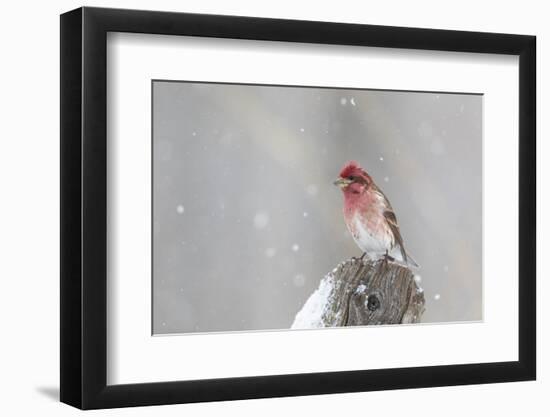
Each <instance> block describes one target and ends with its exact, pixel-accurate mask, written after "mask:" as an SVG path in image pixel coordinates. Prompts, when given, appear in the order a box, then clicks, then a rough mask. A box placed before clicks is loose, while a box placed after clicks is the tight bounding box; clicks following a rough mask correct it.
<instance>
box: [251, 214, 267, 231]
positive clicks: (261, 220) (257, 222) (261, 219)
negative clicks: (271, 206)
mask: <svg viewBox="0 0 550 417" xmlns="http://www.w3.org/2000/svg"><path fill="white" fill-rule="evenodd" d="M268 224H269V214H267V212H265V211H259V212H257V213H256V214H255V215H254V227H255V228H256V229H258V230H260V229H264V228H265V227H266V226H267V225H268Z"/></svg>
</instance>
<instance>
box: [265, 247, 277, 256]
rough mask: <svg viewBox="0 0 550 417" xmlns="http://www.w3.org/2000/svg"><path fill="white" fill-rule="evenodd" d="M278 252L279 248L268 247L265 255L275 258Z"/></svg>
mask: <svg viewBox="0 0 550 417" xmlns="http://www.w3.org/2000/svg"><path fill="white" fill-rule="evenodd" d="M276 254H277V249H275V248H267V249H266V250H265V256H267V257H268V258H273V257H274V256H275V255H276Z"/></svg>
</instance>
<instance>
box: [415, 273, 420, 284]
mask: <svg viewBox="0 0 550 417" xmlns="http://www.w3.org/2000/svg"><path fill="white" fill-rule="evenodd" d="M414 281H415V282H416V283H417V284H420V283H421V282H422V277H421V276H420V275H418V274H417V275H415V276H414Z"/></svg>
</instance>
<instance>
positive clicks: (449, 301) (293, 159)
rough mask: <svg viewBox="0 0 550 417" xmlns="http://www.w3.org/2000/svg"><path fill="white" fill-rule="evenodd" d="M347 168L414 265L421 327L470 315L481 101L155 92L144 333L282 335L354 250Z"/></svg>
mask: <svg viewBox="0 0 550 417" xmlns="http://www.w3.org/2000/svg"><path fill="white" fill-rule="evenodd" d="M351 159H353V160H356V161H358V162H359V163H360V164H361V165H362V166H363V167H364V168H365V169H366V170H367V171H368V172H369V174H370V175H371V176H372V177H373V178H374V180H375V182H376V183H377V184H378V186H379V187H380V188H381V189H382V190H383V191H384V193H385V194H386V196H387V197H388V198H389V200H390V201H391V204H392V206H393V208H394V210H395V212H396V214H397V219H398V221H399V224H400V228H401V234H402V236H403V239H404V242H405V246H406V248H407V250H408V251H409V252H410V253H411V254H412V256H413V257H414V258H415V259H416V261H417V262H418V263H419V264H420V265H421V268H420V269H419V270H417V274H418V275H420V277H421V283H420V285H421V286H422V287H423V289H424V293H425V296H426V312H425V313H424V316H423V320H422V321H423V322H424V323H426V322H432V323H441V322H457V321H472V320H481V319H482V96H480V95H469V94H448V93H424V92H398V91H373V90H352V89H329V88H304V87H280V86H256V85H232V84H208V83H191V82H172V81H170V82H168V81H154V82H153V332H154V333H155V334H167V333H188V332H213V331H240V330H267V329H288V328H289V327H290V325H291V324H292V322H293V320H294V317H295V315H296V313H297V312H298V311H299V310H300V309H301V307H302V306H303V304H304V303H305V301H306V300H307V298H308V297H309V296H310V295H311V294H312V293H313V291H314V290H315V289H316V288H317V286H318V284H319V281H320V280H321V278H322V277H323V276H324V275H325V274H326V273H328V272H329V271H331V270H332V269H333V268H334V266H335V265H337V264H338V263H339V262H341V261H343V260H345V259H347V258H349V257H351V256H359V255H360V254H361V252H360V250H359V248H358V247H357V246H356V245H355V243H354V241H353V239H352V237H351V236H350V235H349V233H348V232H347V230H346V227H345V224H344V221H343V216H342V205H343V199H342V195H341V191H340V190H339V189H338V188H337V187H335V186H334V185H332V182H333V180H334V179H335V178H336V177H337V176H338V173H339V171H340V169H341V168H342V166H343V165H344V164H345V162H347V161H348V160H351Z"/></svg>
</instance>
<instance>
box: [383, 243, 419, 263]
mask: <svg viewBox="0 0 550 417" xmlns="http://www.w3.org/2000/svg"><path fill="white" fill-rule="evenodd" d="M390 255H391V257H392V258H393V259H395V260H396V261H397V262H398V263H400V264H403V265H404V266H407V267H411V268H420V265H419V264H418V262H416V261H415V259H414V258H413V257H412V256H411V254H410V253H409V252H407V251H406V250H405V249H404V248H401V247H396V248H394V250H393V251H392V252H391V253H390Z"/></svg>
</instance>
